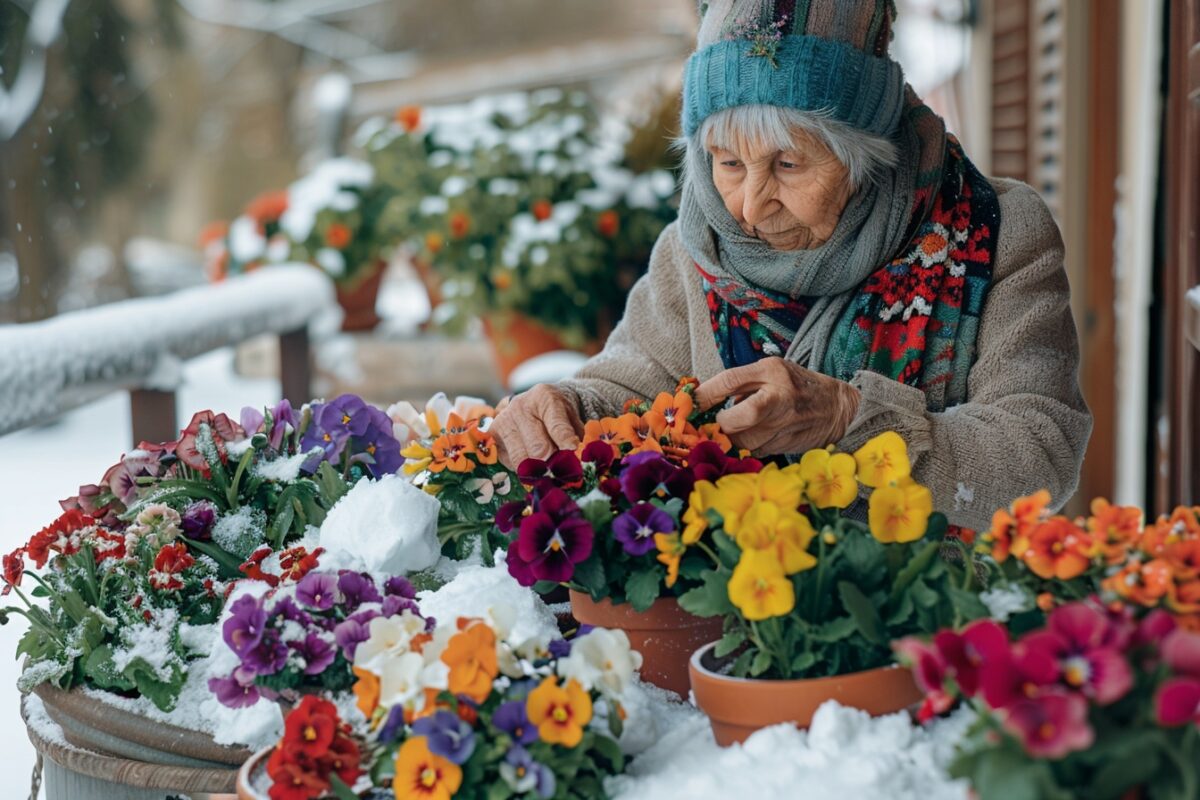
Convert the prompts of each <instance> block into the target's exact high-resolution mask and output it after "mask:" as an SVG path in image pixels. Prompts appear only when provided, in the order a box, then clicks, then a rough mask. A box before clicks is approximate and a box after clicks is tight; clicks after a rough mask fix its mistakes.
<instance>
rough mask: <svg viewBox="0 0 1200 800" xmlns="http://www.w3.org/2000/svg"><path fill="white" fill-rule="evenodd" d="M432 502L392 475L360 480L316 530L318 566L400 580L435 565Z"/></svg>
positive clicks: (438, 551)
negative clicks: (322, 551)
mask: <svg viewBox="0 0 1200 800" xmlns="http://www.w3.org/2000/svg"><path fill="white" fill-rule="evenodd" d="M440 507H441V506H440V504H439V503H438V501H437V499H436V498H434V497H433V496H432V495H429V494H427V493H425V492H423V491H421V490H420V489H418V488H416V487H415V486H413V485H412V484H411V483H409V482H408V481H407V480H405V479H404V478H402V477H399V476H397V475H385V476H383V478H381V479H380V480H377V481H374V480H362V481H359V482H358V483H356V484H355V485H354V487H353V488H352V489H351V490H350V491H349V492H348V493H347V494H346V496H345V497H343V498H342V499H341V500H339V501H338V503H337V505H335V506H334V507H333V508H332V509H331V510H330V512H329V515H328V516H327V517H326V518H325V523H324V524H323V525H322V526H321V538H320V542H321V547H324V548H325V551H326V554H325V557H324V558H323V559H322V561H321V566H322V567H325V568H328V569H354V570H365V571H367V572H370V573H372V574H375V575H404V574H407V573H409V572H418V571H420V570H423V569H428V568H429V567H432V566H433V565H434V564H435V563H437V560H438V557H439V556H440V555H441V547H440V545H439V544H438V538H437V518H438V510H439V509H440Z"/></svg>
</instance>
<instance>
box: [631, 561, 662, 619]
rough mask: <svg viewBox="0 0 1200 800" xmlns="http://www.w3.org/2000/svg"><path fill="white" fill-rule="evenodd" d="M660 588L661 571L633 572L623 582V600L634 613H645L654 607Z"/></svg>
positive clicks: (655, 568) (657, 569)
mask: <svg viewBox="0 0 1200 800" xmlns="http://www.w3.org/2000/svg"><path fill="white" fill-rule="evenodd" d="M661 586H662V570H661V569H659V568H658V567H651V568H650V569H643V570H638V571H637V572H634V573H633V574H632V575H630V576H629V580H627V581H625V599H626V600H627V601H628V602H629V604H630V605H631V606H633V610H634V611H645V610H646V609H648V608H650V606H652V605H654V601H655V600H657V599H658V596H659V593H660V589H661Z"/></svg>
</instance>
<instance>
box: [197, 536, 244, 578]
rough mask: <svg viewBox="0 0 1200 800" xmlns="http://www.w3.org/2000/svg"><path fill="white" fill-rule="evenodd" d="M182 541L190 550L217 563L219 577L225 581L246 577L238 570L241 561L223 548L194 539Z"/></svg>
mask: <svg viewBox="0 0 1200 800" xmlns="http://www.w3.org/2000/svg"><path fill="white" fill-rule="evenodd" d="M184 541H186V542H187V546H188V547H190V548H192V549H193V550H195V551H196V552H198V553H202V554H203V555H206V556H208V557H209V558H211V559H212V560H213V561H215V562H217V568H218V569H219V570H220V573H221V577H222V578H224V579H225V580H234V579H238V578H244V577H246V576H245V575H243V574H242V571H241V570H240V569H239V567H240V566H241V565H242V562H241V560H240V559H239V558H238V557H237V556H235V555H233V554H232V553H230V552H228V551H226V550H225V549H224V548H222V547H219V546H217V545H215V544H213V543H212V542H201V541H197V540H196V539H185V540H184Z"/></svg>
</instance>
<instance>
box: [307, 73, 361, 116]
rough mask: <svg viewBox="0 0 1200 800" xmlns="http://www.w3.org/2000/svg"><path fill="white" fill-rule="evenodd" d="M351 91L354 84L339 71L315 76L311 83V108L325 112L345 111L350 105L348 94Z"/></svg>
mask: <svg viewBox="0 0 1200 800" xmlns="http://www.w3.org/2000/svg"><path fill="white" fill-rule="evenodd" d="M353 91H354V85H353V83H351V81H350V78H348V77H347V76H345V75H343V74H341V73H340V72H328V73H326V74H324V75H322V76H321V77H320V78H317V81H316V83H315V84H314V85H313V89H312V104H313V108H314V109H315V110H317V111H319V112H323V113H326V114H335V113H339V112H342V111H345V110H346V107H347V106H349V105H350V95H351V94H352V93H353Z"/></svg>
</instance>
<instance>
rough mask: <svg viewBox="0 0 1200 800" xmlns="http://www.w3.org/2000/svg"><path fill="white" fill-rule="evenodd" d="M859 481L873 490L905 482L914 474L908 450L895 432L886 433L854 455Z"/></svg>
mask: <svg viewBox="0 0 1200 800" xmlns="http://www.w3.org/2000/svg"><path fill="white" fill-rule="evenodd" d="M854 460H855V462H857V464H858V479H859V480H860V481H862V482H863V483H864V484H865V485H867V486H870V487H872V488H879V487H880V486H887V485H888V484H889V483H895V482H896V481H900V480H903V479H905V478H907V477H908V476H909V474H911V472H912V465H911V464H910V463H909V461H908V448H907V447H906V446H905V444H904V439H902V438H901V437H900V434H898V433H896V432H895V431H885V432H884V433H881V434H879V435H878V436H876V437H875V438H874V439H871V440H870V441H868V442H867V443H866V444H864V445H863V446H862V447H860V448H858V450H857V451H855V453H854Z"/></svg>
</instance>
